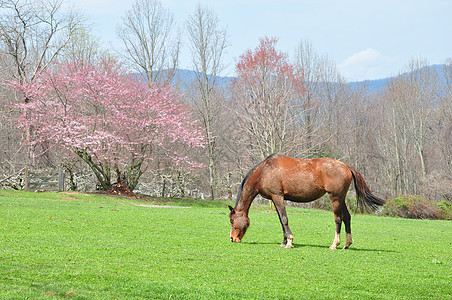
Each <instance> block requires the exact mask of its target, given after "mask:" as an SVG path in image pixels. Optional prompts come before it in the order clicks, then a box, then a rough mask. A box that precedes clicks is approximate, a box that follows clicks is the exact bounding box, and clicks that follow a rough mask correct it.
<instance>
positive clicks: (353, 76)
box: [338, 48, 389, 81]
mask: <svg viewBox="0 0 452 300" xmlns="http://www.w3.org/2000/svg"><path fill="white" fill-rule="evenodd" d="M388 63H389V58H388V57H385V56H384V55H382V54H381V53H380V52H378V51H377V50H375V49H372V48H368V49H366V50H363V51H360V52H358V53H355V54H353V55H351V56H349V57H347V58H346V59H345V60H344V61H343V62H342V63H340V64H339V65H338V68H339V70H340V72H341V73H342V75H344V76H345V78H347V79H348V80H349V81H361V80H367V79H378V78H383V77H386V76H387V75H388V74H384V73H383V72H384V70H385V69H386V67H387V66H388Z"/></svg>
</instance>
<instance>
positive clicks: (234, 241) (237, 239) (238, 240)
mask: <svg viewBox="0 0 452 300" xmlns="http://www.w3.org/2000/svg"><path fill="white" fill-rule="evenodd" d="M241 241H242V240H241V239H239V238H237V237H236V238H233V237H231V242H233V243H240V242H241Z"/></svg>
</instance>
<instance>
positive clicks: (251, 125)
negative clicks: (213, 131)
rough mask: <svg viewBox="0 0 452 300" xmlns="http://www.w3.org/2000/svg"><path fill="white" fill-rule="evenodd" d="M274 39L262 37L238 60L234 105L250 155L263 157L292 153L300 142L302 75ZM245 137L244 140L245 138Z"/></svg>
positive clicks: (298, 146) (238, 125)
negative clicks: (278, 47) (299, 122)
mask: <svg viewBox="0 0 452 300" xmlns="http://www.w3.org/2000/svg"><path fill="white" fill-rule="evenodd" d="M276 43H277V39H276V38H267V37H266V38H262V39H260V44H259V45H258V46H257V47H256V48H255V49H254V50H248V51H246V52H245V54H243V55H242V56H241V57H240V60H239V61H238V63H237V67H236V69H237V73H238V77H237V79H236V81H235V82H234V100H235V102H234V105H235V111H236V113H237V114H238V117H237V120H238V122H239V124H237V125H236V126H237V127H238V128H240V129H241V132H242V136H244V137H246V140H247V143H248V147H247V148H248V149H249V151H250V153H249V155H251V156H254V157H255V158H257V159H259V160H262V159H264V158H265V157H267V156H268V155H270V154H272V153H277V152H278V153H285V154H291V155H293V154H294V152H297V151H298V149H299V148H300V146H301V145H302V143H303V139H302V137H303V134H300V132H299V129H300V128H299V127H298V121H299V117H300V115H301V114H302V113H303V112H302V111H303V105H302V103H300V99H301V97H300V95H301V94H302V93H303V92H304V87H303V77H302V75H301V73H300V72H298V71H296V70H295V68H294V66H293V65H292V64H291V63H289V61H288V56H287V54H286V53H283V52H280V51H277V50H276V49H275V45H276ZM246 140H245V141H246Z"/></svg>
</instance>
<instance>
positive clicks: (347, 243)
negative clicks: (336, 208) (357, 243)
mask: <svg viewBox="0 0 452 300" xmlns="http://www.w3.org/2000/svg"><path fill="white" fill-rule="evenodd" d="M342 221H344V225H345V233H346V238H345V246H344V249H348V248H349V247H350V245H351V244H353V239H352V231H351V226H350V223H351V222H350V221H351V216H350V213H349V212H348V209H347V206H346V205H345V202H344V205H343V208H342Z"/></svg>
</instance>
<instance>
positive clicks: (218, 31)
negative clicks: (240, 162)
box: [187, 4, 228, 199]
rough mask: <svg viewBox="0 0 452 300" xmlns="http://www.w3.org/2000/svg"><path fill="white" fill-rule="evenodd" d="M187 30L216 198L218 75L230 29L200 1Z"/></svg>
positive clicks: (219, 96)
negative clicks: (220, 22) (220, 25)
mask: <svg viewBox="0 0 452 300" xmlns="http://www.w3.org/2000/svg"><path fill="white" fill-rule="evenodd" d="M187 31H188V33H189V40H190V48H191V52H192V59H193V69H194V71H195V83H194V90H195V95H194V97H193V98H194V99H193V101H192V103H193V105H194V107H195V108H196V111H197V112H198V115H199V118H200V119H201V122H202V126H203V128H204V131H205V135H206V139H207V143H206V145H207V151H208V159H209V182H210V197H211V198H212V199H213V198H215V196H216V190H217V154H218V153H217V137H218V129H219V127H221V126H219V124H218V116H219V115H220V113H221V107H222V105H221V103H220V102H219V101H220V99H221V98H222V97H221V95H220V90H219V89H218V87H217V85H218V82H217V78H218V76H219V75H220V72H221V71H222V70H223V65H222V58H223V54H224V50H225V49H226V47H227V46H228V44H227V33H226V29H223V28H220V27H219V21H218V18H217V16H216V15H215V13H214V12H213V11H212V10H210V9H208V8H207V7H203V6H201V5H200V4H198V6H197V7H196V9H195V11H194V13H193V14H192V15H191V16H190V17H189V19H188V21H187Z"/></svg>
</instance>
